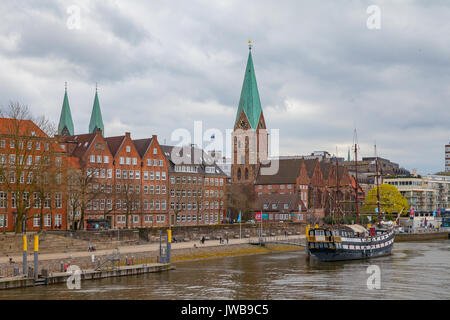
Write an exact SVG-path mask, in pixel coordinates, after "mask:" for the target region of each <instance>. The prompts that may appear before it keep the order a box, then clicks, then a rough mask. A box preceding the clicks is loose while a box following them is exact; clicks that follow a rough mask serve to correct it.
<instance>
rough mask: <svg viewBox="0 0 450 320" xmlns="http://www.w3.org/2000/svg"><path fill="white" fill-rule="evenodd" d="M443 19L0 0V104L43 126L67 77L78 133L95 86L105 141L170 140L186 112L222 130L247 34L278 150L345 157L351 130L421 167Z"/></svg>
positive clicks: (329, 6) (414, 11) (227, 4)
mask: <svg viewBox="0 0 450 320" xmlns="http://www.w3.org/2000/svg"><path fill="white" fill-rule="evenodd" d="M370 5H377V6H378V8H379V9H380V18H381V20H380V29H370V28H368V26H367V21H368V19H369V21H372V22H373V20H371V18H373V17H374V16H373V13H374V12H373V11H370V12H369V13H368V12H367V8H368V7H369V6H370ZM74 6H75V9H77V8H78V9H79V18H80V19H79V20H77V19H76V18H77V15H76V10H75V11H74V10H73V8H74ZM448 17H450V3H449V2H448V1H446V0H442V1H439V0H433V1H422V0H416V1H413V0H410V1H407V0H405V1H377V0H370V1H362V0H361V1H357V0H353V1H334V0H321V1H312V0H310V1H299V0H293V1H288V0H283V1H262V0H258V1H251V0H247V1H234V0H217V1H214V0H204V1H200V0H189V1H185V0H182V1H181V0H180V1H129V0H127V1H108V0H104V1H77V0H73V1H45V0H42V1H31V0H30V1H1V2H0V70H1V72H0V105H1V106H6V105H7V104H8V103H9V101H19V102H20V103H23V104H26V105H28V106H29V108H30V109H31V110H32V112H33V114H34V115H35V116H39V115H43V114H44V115H46V116H47V117H48V118H50V120H52V121H54V122H55V123H57V122H58V121H59V115H60V110H61V105H62V101H63V95H64V82H65V81H67V82H68V93H69V102H70V106H71V110H72V116H73V120H74V125H75V133H77V134H78V133H86V132H87V130H88V125H89V118H90V113H91V109H92V104H93V98H94V93H95V84H96V83H98V92H99V99H100V105H101V109H102V113H103V121H104V124H105V134H106V135H107V136H113V135H121V134H123V133H124V132H125V131H129V132H131V134H132V137H133V138H144V137H149V136H151V135H152V134H157V135H158V137H159V141H160V142H161V143H164V140H166V143H175V142H172V141H171V134H172V132H173V131H174V130H175V129H177V128H186V129H188V130H189V131H191V132H193V124H194V121H195V120H202V121H203V129H204V130H206V129H209V128H218V129H220V130H223V131H225V129H228V128H232V127H233V124H234V123H233V122H234V119H235V113H236V110H237V105H238V102H239V96H240V90H241V86H242V81H243V77H244V70H245V64H246V61H247V56H248V40H252V42H253V44H254V46H253V49H252V54H253V61H254V65H255V70H256V77H257V81H258V87H259V93H260V97H261V103H262V106H263V111H264V116H265V119H266V124H267V126H268V128H269V129H280V152H281V154H284V155H306V154H309V153H311V152H313V151H315V150H328V151H329V152H331V153H336V147H337V151H338V155H339V156H345V157H346V156H347V150H348V147H349V146H350V145H351V144H352V141H353V131H354V128H355V127H356V128H357V132H358V142H359V144H360V153H361V154H362V155H363V156H373V154H374V148H373V145H374V143H375V142H376V143H377V149H378V154H379V156H381V157H385V158H388V159H391V160H392V161H394V162H397V163H400V165H401V166H404V167H405V168H407V169H410V170H411V169H414V168H416V169H418V170H419V172H421V173H434V172H436V171H442V170H443V167H444V145H445V144H446V143H449V140H450V134H449V133H450V131H449V129H448V128H449V119H450V108H449V102H450V45H449V39H450V22H449V20H448ZM74 19H75V20H74ZM77 22H79V24H77ZM78 26H79V28H77V27H78Z"/></svg>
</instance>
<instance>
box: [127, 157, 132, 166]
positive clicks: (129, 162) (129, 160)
mask: <svg viewBox="0 0 450 320" xmlns="http://www.w3.org/2000/svg"><path fill="white" fill-rule="evenodd" d="M126 161H127V164H128V165H130V164H131V158H129V157H127V158H126Z"/></svg>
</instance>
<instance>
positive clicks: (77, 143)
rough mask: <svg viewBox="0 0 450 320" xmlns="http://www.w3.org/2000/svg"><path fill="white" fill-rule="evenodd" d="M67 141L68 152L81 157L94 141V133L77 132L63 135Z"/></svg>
mask: <svg viewBox="0 0 450 320" xmlns="http://www.w3.org/2000/svg"><path fill="white" fill-rule="evenodd" d="M63 138H64V141H65V142H67V143H69V147H68V152H69V153H70V154H72V155H73V156H75V157H78V158H82V157H83V156H84V154H85V153H86V151H87V149H88V148H89V146H90V145H91V144H92V141H94V138H95V133H87V134H79V135H74V136H67V137H63Z"/></svg>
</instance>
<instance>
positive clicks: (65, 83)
mask: <svg viewBox="0 0 450 320" xmlns="http://www.w3.org/2000/svg"><path fill="white" fill-rule="evenodd" d="M64 88H65V89H66V91H67V81H64Z"/></svg>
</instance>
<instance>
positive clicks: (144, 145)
mask: <svg viewBox="0 0 450 320" xmlns="http://www.w3.org/2000/svg"><path fill="white" fill-rule="evenodd" d="M133 143H134V146H135V148H136V150H137V152H138V153H139V155H140V156H141V158H143V157H144V155H145V153H146V152H147V149H148V147H149V146H150V144H151V143H152V138H146V139H138V140H133Z"/></svg>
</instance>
